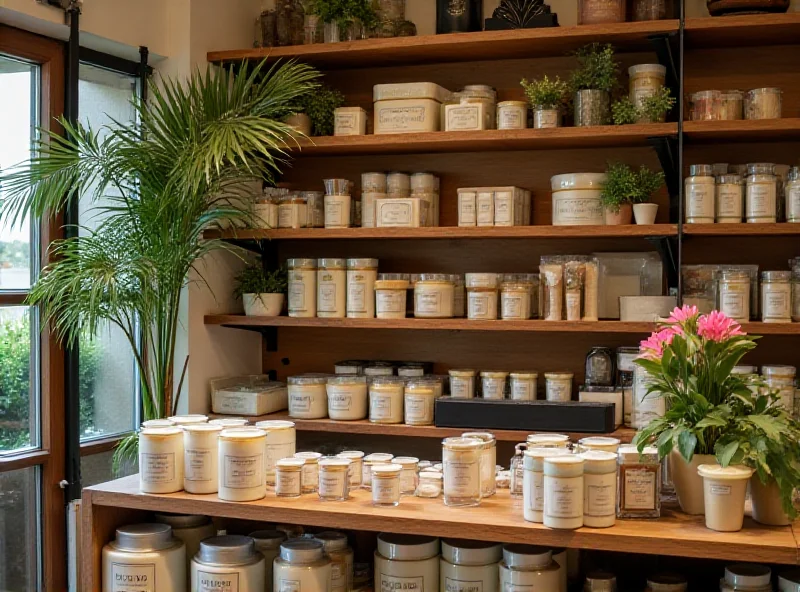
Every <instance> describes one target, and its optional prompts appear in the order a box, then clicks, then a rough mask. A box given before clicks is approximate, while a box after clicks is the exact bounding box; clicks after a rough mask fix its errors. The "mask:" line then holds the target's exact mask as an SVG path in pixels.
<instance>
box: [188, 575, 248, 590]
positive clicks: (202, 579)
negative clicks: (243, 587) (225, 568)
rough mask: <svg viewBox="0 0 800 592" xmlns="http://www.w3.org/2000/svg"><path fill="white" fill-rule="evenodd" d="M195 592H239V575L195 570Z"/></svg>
mask: <svg viewBox="0 0 800 592" xmlns="http://www.w3.org/2000/svg"><path fill="white" fill-rule="evenodd" d="M197 592H239V574H238V573H237V572H235V571H232V572H225V573H211V572H206V571H200V570H197Z"/></svg>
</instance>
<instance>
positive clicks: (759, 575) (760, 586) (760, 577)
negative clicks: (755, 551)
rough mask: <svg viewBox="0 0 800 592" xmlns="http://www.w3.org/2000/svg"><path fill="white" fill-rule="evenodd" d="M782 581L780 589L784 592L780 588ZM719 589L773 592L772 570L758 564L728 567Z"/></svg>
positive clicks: (723, 590) (735, 564)
mask: <svg viewBox="0 0 800 592" xmlns="http://www.w3.org/2000/svg"><path fill="white" fill-rule="evenodd" d="M781 579H782V578H779V579H778V584H779V589H780V590H781V592H784V589H783V588H782V587H780V584H781V581H780V580H781ZM784 581H785V580H784ZM719 589H720V592H772V590H773V588H772V570H771V569H770V568H769V567H767V566H766V565H759V564H757V563H734V564H733V565H728V566H727V567H725V576H724V577H723V578H722V580H720V583H719ZM790 590H792V589H791V588H790Z"/></svg>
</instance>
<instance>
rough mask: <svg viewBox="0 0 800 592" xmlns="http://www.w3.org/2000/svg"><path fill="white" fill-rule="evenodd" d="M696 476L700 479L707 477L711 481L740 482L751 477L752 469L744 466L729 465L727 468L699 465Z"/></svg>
mask: <svg viewBox="0 0 800 592" xmlns="http://www.w3.org/2000/svg"><path fill="white" fill-rule="evenodd" d="M697 474H698V475H700V476H701V477H709V478H711V479H723V480H732V481H741V480H742V479H749V478H750V477H752V476H753V469H751V468H750V467H745V466H744V465H729V466H727V467H723V466H721V465H717V464H713V465H700V466H699V467H697Z"/></svg>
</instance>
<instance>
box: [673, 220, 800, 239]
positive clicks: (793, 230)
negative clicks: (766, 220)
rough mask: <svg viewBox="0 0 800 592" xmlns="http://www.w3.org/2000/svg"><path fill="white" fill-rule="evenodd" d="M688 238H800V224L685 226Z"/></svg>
mask: <svg viewBox="0 0 800 592" xmlns="http://www.w3.org/2000/svg"><path fill="white" fill-rule="evenodd" d="M683 234H685V235H688V236H730V237H741V236H799V235H800V224H789V223H786V222H781V223H779V224H746V223H744V222H743V223H741V224H684V225H683Z"/></svg>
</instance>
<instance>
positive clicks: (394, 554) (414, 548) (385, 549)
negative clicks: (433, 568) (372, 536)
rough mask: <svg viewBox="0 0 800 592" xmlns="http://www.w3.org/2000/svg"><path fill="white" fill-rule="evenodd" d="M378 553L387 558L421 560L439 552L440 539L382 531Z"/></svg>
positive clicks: (379, 536) (379, 537) (434, 555)
mask: <svg viewBox="0 0 800 592" xmlns="http://www.w3.org/2000/svg"><path fill="white" fill-rule="evenodd" d="M378 553H380V554H381V555H382V556H383V557H386V559H397V560H400V561H421V560H423V559H430V558H431V557H436V556H437V555H438V554H439V539H437V538H436V537H430V536H422V535H416V534H395V533H388V532H382V533H381V534H379V535H378Z"/></svg>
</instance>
